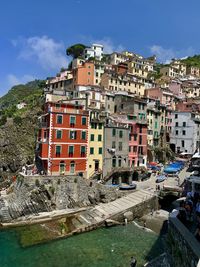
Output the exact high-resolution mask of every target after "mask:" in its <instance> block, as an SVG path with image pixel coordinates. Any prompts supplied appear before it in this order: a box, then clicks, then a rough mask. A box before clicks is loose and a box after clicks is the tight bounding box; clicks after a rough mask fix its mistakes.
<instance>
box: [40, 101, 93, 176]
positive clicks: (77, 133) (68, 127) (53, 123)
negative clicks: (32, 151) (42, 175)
mask: <svg viewBox="0 0 200 267" xmlns="http://www.w3.org/2000/svg"><path fill="white" fill-rule="evenodd" d="M38 144H39V145H38V157H37V158H38V159H40V163H42V164H40V165H41V168H42V169H43V170H44V171H45V172H46V173H47V174H48V175H59V174H79V175H81V176H84V177H86V171H87V169H86V166H87V163H86V160H87V144H88V111H85V110H84V107H83V106H81V105H77V104H71V103H50V102H48V103H46V105H45V115H42V116H41V118H40V130H39V136H38Z"/></svg>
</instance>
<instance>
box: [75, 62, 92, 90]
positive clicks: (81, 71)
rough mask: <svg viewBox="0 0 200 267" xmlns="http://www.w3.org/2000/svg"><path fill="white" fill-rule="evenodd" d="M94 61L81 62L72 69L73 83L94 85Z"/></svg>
mask: <svg viewBox="0 0 200 267" xmlns="http://www.w3.org/2000/svg"><path fill="white" fill-rule="evenodd" d="M94 73H95V68H94V63H93V62H83V63H82V64H81V65H78V66H77V68H74V69H73V85H74V86H76V85H94Z"/></svg>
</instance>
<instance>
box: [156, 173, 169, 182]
mask: <svg viewBox="0 0 200 267" xmlns="http://www.w3.org/2000/svg"><path fill="white" fill-rule="evenodd" d="M166 179H167V176H166V175H163V174H162V175H157V176H156V183H161V182H163V181H165V180H166Z"/></svg>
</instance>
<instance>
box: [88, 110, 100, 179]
mask: <svg viewBox="0 0 200 267" xmlns="http://www.w3.org/2000/svg"><path fill="white" fill-rule="evenodd" d="M103 122H104V120H103V119H102V118H101V114H100V112H99V111H95V110H93V111H90V124H89V128H88V160H87V170H88V177H87V178H94V176H97V175H99V178H100V175H102V166H103V142H104V123H103Z"/></svg>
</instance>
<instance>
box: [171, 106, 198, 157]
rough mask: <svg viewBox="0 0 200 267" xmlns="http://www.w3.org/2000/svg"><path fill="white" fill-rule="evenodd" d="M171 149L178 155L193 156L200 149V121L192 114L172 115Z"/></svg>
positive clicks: (180, 113) (179, 113)
mask: <svg viewBox="0 0 200 267" xmlns="http://www.w3.org/2000/svg"><path fill="white" fill-rule="evenodd" d="M171 129H172V130H171V133H170V147H171V148H172V150H175V152H176V153H180V152H186V153H190V154H193V153H194V152H195V150H196V149H197V148H198V147H199V142H200V120H199V119H198V118H195V115H194V114H192V113H190V112H178V111H177V112H176V111H174V112H173V113H172V123H171Z"/></svg>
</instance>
